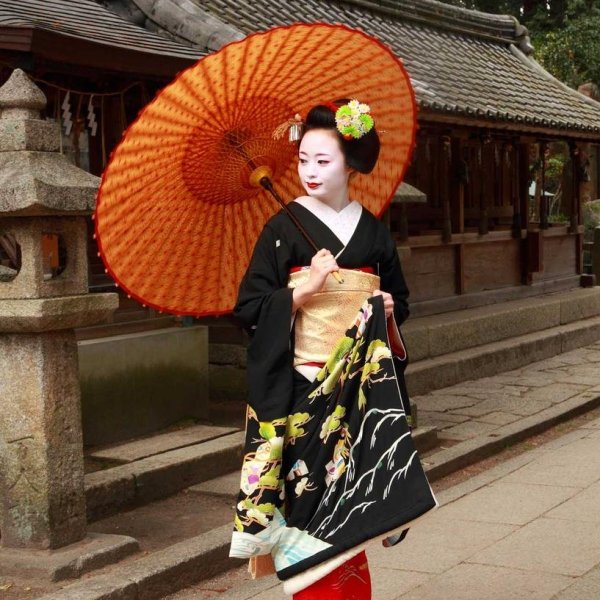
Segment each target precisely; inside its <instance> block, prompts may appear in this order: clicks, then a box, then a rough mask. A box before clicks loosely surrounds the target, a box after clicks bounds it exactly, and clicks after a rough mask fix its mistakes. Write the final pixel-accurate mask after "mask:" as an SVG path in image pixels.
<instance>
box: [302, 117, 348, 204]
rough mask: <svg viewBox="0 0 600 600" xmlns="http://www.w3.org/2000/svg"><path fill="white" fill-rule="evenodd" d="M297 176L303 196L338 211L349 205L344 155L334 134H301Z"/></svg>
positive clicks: (322, 130)
mask: <svg viewBox="0 0 600 600" xmlns="http://www.w3.org/2000/svg"><path fill="white" fill-rule="evenodd" d="M298 158H299V160H298V175H299V176H300V181H301V182H302V186H303V187H304V189H305V190H306V193H307V194H308V195H309V196H312V197H313V198H317V199H318V200H321V202H324V203H325V204H328V205H329V206H331V208H333V209H335V210H341V209H342V208H344V206H346V205H347V204H348V203H349V199H348V178H349V176H350V169H349V168H348V167H347V166H346V159H345V157H344V153H343V152H342V149H341V148H340V143H339V141H338V139H337V135H336V133H335V132H334V131H330V130H327V129H311V130H310V131H307V132H306V133H305V134H304V137H303V138H302V141H301V142H300V149H299V153H298Z"/></svg>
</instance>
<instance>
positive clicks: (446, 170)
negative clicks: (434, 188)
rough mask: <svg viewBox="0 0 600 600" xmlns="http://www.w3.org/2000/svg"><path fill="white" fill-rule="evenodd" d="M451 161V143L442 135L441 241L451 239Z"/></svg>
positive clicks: (446, 241) (448, 241)
mask: <svg viewBox="0 0 600 600" xmlns="http://www.w3.org/2000/svg"><path fill="white" fill-rule="evenodd" d="M451 162H452V145H451V138H450V136H449V135H444V136H442V173H441V192H442V241H443V242H444V243H445V244H448V243H450V241H452V220H451V217H450V179H451V177H450V165H451Z"/></svg>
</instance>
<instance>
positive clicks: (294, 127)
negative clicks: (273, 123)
mask: <svg viewBox="0 0 600 600" xmlns="http://www.w3.org/2000/svg"><path fill="white" fill-rule="evenodd" d="M303 131H304V122H303V121H302V117H301V116H300V115H299V114H296V115H294V118H293V119H288V120H287V121H285V122H284V123H282V124H281V125H278V126H277V127H276V128H275V131H273V139H274V140H279V139H281V138H282V137H283V136H284V135H285V134H286V132H287V133H288V140H289V141H290V142H297V141H298V140H299V139H300V138H301V137H302V133H303Z"/></svg>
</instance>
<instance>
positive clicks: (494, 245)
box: [0, 0, 600, 314]
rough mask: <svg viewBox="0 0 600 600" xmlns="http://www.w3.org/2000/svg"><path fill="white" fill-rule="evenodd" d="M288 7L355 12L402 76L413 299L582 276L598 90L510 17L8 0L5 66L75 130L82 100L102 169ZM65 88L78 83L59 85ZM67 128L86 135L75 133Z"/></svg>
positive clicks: (318, 0) (346, 2)
mask: <svg viewBox="0 0 600 600" xmlns="http://www.w3.org/2000/svg"><path fill="white" fill-rule="evenodd" d="M298 21H305V22H314V21H326V22H341V23H345V24H347V25H349V26H351V27H359V28H363V29H364V30H365V31H367V32H369V33H372V34H374V35H376V36H377V37H379V38H381V39H382V40H383V41H384V42H386V43H387V44H389V45H390V47H391V48H392V49H393V50H394V52H395V53H396V54H397V55H398V56H400V57H401V58H402V59H403V61H404V64H405V66H406V68H407V70H408V72H409V74H410V76H411V80H412V83H413V86H414V88H415V92H416V96H417V101H418V105H419V126H420V128H419V132H418V139H417V146H416V150H415V155H414V159H413V164H412V166H411V168H410V169H409V172H408V173H407V176H406V181H407V183H409V184H412V185H413V186H414V187H416V188H417V189H418V190H420V191H421V192H423V193H424V194H425V197H424V200H425V201H420V202H414V201H411V199H410V198H409V199H403V198H398V199H397V200H398V201H397V202H395V203H393V205H392V206H391V208H390V211H389V215H388V218H389V223H390V227H391V229H392V231H393V232H394V233H395V234H396V236H397V239H398V244H399V248H400V253H401V258H402V262H403V265H404V270H405V272H406V276H407V279H408V282H409V285H410V289H411V301H412V303H413V305H415V308H416V312H417V314H426V313H430V312H441V311H445V310H452V309H454V308H460V307H465V306H471V305H476V304H478V303H487V302H490V301H495V300H501V299H505V298H510V297H518V296H520V295H529V294H533V293H543V292H546V291H551V290H557V289H563V288H568V287H575V286H577V285H579V283H580V278H579V276H580V274H581V273H582V264H581V262H582V261H581V256H582V251H581V250H582V223H581V206H582V202H583V201H584V200H586V199H594V198H597V197H598V196H599V195H600V193H599V191H598V190H599V187H600V186H599V185H598V177H599V169H598V155H599V153H598V150H597V148H598V146H597V144H598V143H600V104H598V103H597V102H595V101H594V100H592V99H590V98H588V97H586V96H584V95H582V94H579V93H578V92H576V91H574V90H572V89H570V88H567V87H566V86H565V85H563V84H562V83H560V82H559V81H557V80H556V79H554V78H553V77H552V76H551V75H550V74H549V73H547V72H546V71H545V70H544V69H543V68H542V67H541V66H540V65H539V64H538V63H537V62H535V60H534V58H533V56H534V54H533V48H532V47H531V45H530V43H529V38H528V36H527V30H526V29H525V28H524V27H523V26H521V25H519V23H518V22H517V21H516V20H515V19H514V18H512V17H509V16H502V15H491V14H486V13H479V12H475V11H468V10H464V9H460V8H456V7H452V6H448V5H445V4H442V3H440V2H436V1H435V0H420V1H419V2H414V1H412V0H394V1H392V0H378V1H367V0H343V1H342V0H336V1H329V0H302V1H301V2H300V1H292V2H289V1H287V0H253V2H252V5H251V6H250V4H249V3H248V4H245V3H241V4H240V3H239V2H237V0H235V1H234V0H207V1H206V2H202V3H199V2H187V3H182V2H175V3H171V4H169V8H165V6H164V4H163V3H160V2H156V1H155V0H98V1H94V0H77V1H74V2H67V0H44V1H42V0H5V1H4V2H3V3H2V6H0V65H1V66H2V67H3V70H2V72H1V75H2V79H4V78H5V77H6V76H7V75H8V73H9V68H12V67H16V66H18V67H21V68H23V69H25V70H26V71H27V72H28V73H29V74H30V75H32V76H34V77H37V79H38V81H39V84H40V86H41V87H42V89H44V91H46V92H47V95H48V98H49V107H48V110H47V113H48V116H50V117H52V116H54V117H56V118H62V119H63V121H64V114H63V113H64V110H65V105H66V106H67V108H68V110H69V111H70V112H71V113H72V114H73V123H74V129H75V130H77V128H79V132H82V133H86V118H88V115H89V111H90V106H91V109H92V112H93V113H94V115H95V118H96V120H97V122H98V125H97V128H98V134H97V135H93V136H92V135H91V128H90V127H89V120H88V123H87V125H88V127H87V130H88V131H87V135H86V136H85V137H86V140H85V143H86V144H87V145H88V146H89V150H88V152H89V158H88V160H87V161H83V164H82V166H84V168H85V167H87V168H88V169H89V170H90V171H92V172H93V173H96V174H99V173H100V172H101V170H102V167H103V166H104V164H105V163H106V158H107V155H108V154H109V153H110V151H111V149H112V147H113V146H114V145H115V143H116V142H117V141H118V139H119V137H120V135H121V132H122V131H123V129H124V127H125V126H126V125H127V124H128V123H130V122H131V121H132V120H133V119H134V118H135V115H136V114H137V111H138V110H139V108H141V107H142V106H143V105H144V104H145V103H146V102H147V101H148V100H149V99H150V98H151V97H152V96H153V95H154V93H155V91H156V90H157V89H158V88H160V87H161V86H162V85H164V84H165V83H166V82H167V81H168V80H169V79H171V78H172V77H173V76H174V75H175V74H176V72H178V71H179V70H181V69H182V68H185V67H186V66H188V65H189V64H191V62H193V60H194V59H196V58H198V57H199V56H201V55H203V54H205V53H207V52H210V51H212V50H215V49H217V48H218V47H219V46H221V45H222V44H224V43H226V42H228V41H232V40H234V39H239V38H240V37H243V36H244V35H247V34H249V33H251V32H253V31H258V30H263V29H267V28H269V27H273V26H277V25H283V24H287V23H290V22H298ZM357 76H360V74H359V72H357ZM44 86H46V87H44ZM69 89H73V90H78V91H79V92H85V93H80V94H77V93H72V94H71V96H70V98H67V99H66V100H65V97H66V94H67V91H68V90H69ZM115 90H116V91H115ZM111 92H113V93H111ZM103 94H104V95H103ZM65 103H66V104H65ZM65 126H67V123H66V122H65ZM71 138H72V139H71V140H70V143H71V145H72V146H75V148H74V149H73V148H71V150H72V151H74V152H76V151H80V150H81V147H82V146H83V141H82V140H80V139H79V133H77V131H76V133H75V135H73V134H71ZM66 143H69V140H66ZM557 148H558V149H557ZM555 152H561V153H562V154H561V156H563V159H564V164H565V168H564V172H563V174H562V176H561V177H562V180H561V184H562V185H561V198H560V203H559V204H558V205H556V202H553V199H552V198H553V195H552V194H551V193H549V192H547V185H546V172H547V170H548V161H549V158H550V157H551V156H553V154H554V153H555ZM78 162H80V161H78ZM532 183H534V185H533V189H537V193H534V194H533V195H532V196H530V191H531V189H532ZM405 200H408V201H405Z"/></svg>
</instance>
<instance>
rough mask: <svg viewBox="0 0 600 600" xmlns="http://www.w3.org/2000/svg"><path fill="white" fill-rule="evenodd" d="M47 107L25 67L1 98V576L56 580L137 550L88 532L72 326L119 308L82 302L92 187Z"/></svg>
mask: <svg viewBox="0 0 600 600" xmlns="http://www.w3.org/2000/svg"><path fill="white" fill-rule="evenodd" d="M45 105H46V98H45V97H44V94H43V93H42V92H41V90H40V89H39V88H37V87H36V86H35V85H34V84H33V83H32V82H31V81H30V80H29V78H28V77H27V75H25V73H23V71H21V70H20V69H17V70H15V71H14V72H13V74H12V75H11V77H10V79H9V80H8V81H7V82H6V84H5V85H4V86H2V87H1V88H0V111H1V113H0V259H3V260H2V261H0V573H2V574H14V575H19V574H25V575H28V576H31V575H33V576H35V575H40V576H42V577H43V578H49V579H53V580H56V579H59V578H62V577H73V576H77V575H79V574H80V573H81V572H82V571H85V570H89V569H90V568H97V567H99V566H103V565H105V564H107V563H110V562H113V561H114V560H116V559H118V558H120V557H122V556H123V555H124V554H127V553H129V552H131V551H133V550H136V549H137V542H136V541H135V540H133V539H132V538H126V537H124V536H112V535H110V536H109V535H106V536H104V535H97V534H89V535H88V534H87V531H86V507H85V490H84V471H83V444H82V432H81V407H80V392H79V380H78V366H77V346H76V342H75V333H74V328H75V327H83V326H87V325H92V324H96V323H100V322H103V321H107V320H109V319H110V318H111V316H112V313H113V311H114V310H115V308H116V307H117V304H118V299H117V295H116V294H88V283H87V257H86V246H87V235H86V221H85V218H84V217H85V215H89V214H90V213H91V212H92V210H93V208H94V198H95V194H96V190H97V187H98V178H97V177H94V176H92V175H90V174H89V173H86V172H84V171H82V170H81V169H79V168H77V167H75V166H74V165H72V164H70V163H69V162H68V161H67V160H66V159H65V157H64V156H63V155H62V154H60V129H59V125H58V124H56V123H54V122H50V121H45V120H42V119H40V111H41V110H42V109H43V108H44V107H45ZM73 565H76V566H73ZM92 565H93V567H92Z"/></svg>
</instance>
